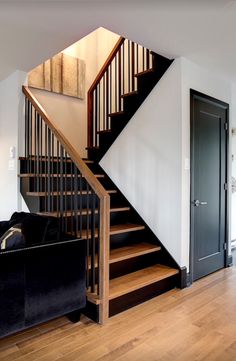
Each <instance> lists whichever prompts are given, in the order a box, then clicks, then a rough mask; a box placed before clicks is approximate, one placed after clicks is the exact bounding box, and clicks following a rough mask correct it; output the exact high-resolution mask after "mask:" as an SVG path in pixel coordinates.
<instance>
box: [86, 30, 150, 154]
mask: <svg viewBox="0 0 236 361" xmlns="http://www.w3.org/2000/svg"><path fill="white" fill-rule="evenodd" d="M152 65H153V64H152V55H151V52H150V50H148V49H146V48H144V47H143V46H141V45H139V44H136V43H134V42H132V41H130V40H128V39H125V38H123V37H121V38H120V39H119V40H118V41H117V43H116V45H115V47H114V49H113V50H112V52H111V54H110V55H109V57H108V59H107V60H106V62H105V64H104V65H103V67H102V69H101V70H100V72H99V74H98V75H97V77H96V79H95V80H94V82H93V84H92V85H91V87H90V89H89V91H88V147H89V148H92V147H98V146H99V136H98V134H99V132H101V131H106V130H110V128H111V120H110V117H109V114H111V113H116V112H120V111H122V110H123V100H122V96H123V95H124V94H126V93H131V92H135V91H136V90H137V78H136V77H135V75H136V74H138V73H141V72H144V71H146V70H149V69H150V68H152Z"/></svg>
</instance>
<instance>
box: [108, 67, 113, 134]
mask: <svg viewBox="0 0 236 361" xmlns="http://www.w3.org/2000/svg"><path fill="white" fill-rule="evenodd" d="M109 83H110V84H109V86H110V110H109V114H110V113H112V99H113V91H112V64H111V65H110V79H109ZM108 121H109V128H111V118H110V117H108Z"/></svg>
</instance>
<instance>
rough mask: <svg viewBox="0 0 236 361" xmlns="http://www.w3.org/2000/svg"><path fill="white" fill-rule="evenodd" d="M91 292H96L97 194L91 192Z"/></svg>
mask: <svg viewBox="0 0 236 361" xmlns="http://www.w3.org/2000/svg"><path fill="white" fill-rule="evenodd" d="M90 213H91V285H92V286H91V292H95V284H96V275H95V257H96V255H95V254H96V249H95V246H96V242H95V194H94V191H93V190H91V210H90Z"/></svg>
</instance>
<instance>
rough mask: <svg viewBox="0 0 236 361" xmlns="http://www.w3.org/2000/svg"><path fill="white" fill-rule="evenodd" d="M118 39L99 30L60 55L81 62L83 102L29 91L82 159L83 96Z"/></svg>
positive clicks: (83, 134)
mask: <svg viewBox="0 0 236 361" xmlns="http://www.w3.org/2000/svg"><path fill="white" fill-rule="evenodd" d="M118 38H119V36H118V35H116V34H114V33H112V32H110V31H108V30H106V29H103V28H99V29H97V30H95V31H94V32H92V33H91V34H89V35H88V36H86V37H85V38H83V39H81V40H79V41H78V42H76V43H75V44H73V45H72V46H70V47H69V48H67V49H65V50H64V51H63V52H64V53H66V54H68V55H71V56H74V57H78V58H80V59H83V60H84V61H85V64H86V73H85V74H86V75H85V98H84V99H77V98H72V97H67V96H64V95H60V94H55V93H51V92H47V91H43V90H38V89H32V91H33V93H34V95H35V96H36V98H37V99H38V100H39V102H40V103H41V104H42V106H43V107H44V109H45V110H46V112H47V113H48V115H49V116H50V118H51V120H52V121H53V122H55V123H56V125H57V126H59V128H60V129H61V131H62V132H63V133H64V135H65V136H66V137H67V138H68V140H69V141H70V142H71V143H72V144H73V146H74V147H75V148H76V149H77V150H78V151H79V153H80V155H81V156H82V157H86V155H87V152H86V150H85V148H86V146H87V92H88V89H89V88H90V86H91V84H92V82H93V81H94V79H95V78H96V76H97V74H98V72H99V70H100V68H101V67H102V65H103V64H104V62H105V60H106V59H107V57H108V55H109V54H110V52H111V50H112V48H113V47H114V45H115V43H116V41H117V39H118Z"/></svg>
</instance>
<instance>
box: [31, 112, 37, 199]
mask: <svg viewBox="0 0 236 361" xmlns="http://www.w3.org/2000/svg"><path fill="white" fill-rule="evenodd" d="M33 123H34V125H33V132H34V136H33V154H32V171H33V173H34V190H35V191H36V192H37V175H36V152H37V150H36V147H37V138H36V109H35V108H34V113H33Z"/></svg>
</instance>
